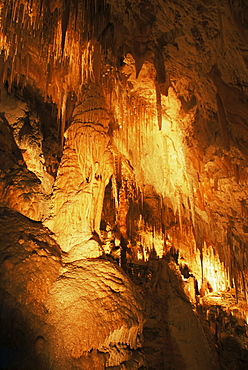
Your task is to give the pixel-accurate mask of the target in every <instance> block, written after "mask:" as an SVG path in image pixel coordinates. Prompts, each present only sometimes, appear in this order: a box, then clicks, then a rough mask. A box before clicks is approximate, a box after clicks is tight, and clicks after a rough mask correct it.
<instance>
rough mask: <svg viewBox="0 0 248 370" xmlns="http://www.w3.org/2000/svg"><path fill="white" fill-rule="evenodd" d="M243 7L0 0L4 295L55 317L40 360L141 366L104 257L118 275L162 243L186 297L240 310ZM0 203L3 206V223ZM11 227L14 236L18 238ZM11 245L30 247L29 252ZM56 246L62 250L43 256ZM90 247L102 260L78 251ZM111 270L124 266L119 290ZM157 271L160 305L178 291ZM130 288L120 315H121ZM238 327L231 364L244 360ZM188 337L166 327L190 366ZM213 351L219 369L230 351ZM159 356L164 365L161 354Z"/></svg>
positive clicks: (247, 174)
mask: <svg viewBox="0 0 248 370" xmlns="http://www.w3.org/2000/svg"><path fill="white" fill-rule="evenodd" d="M247 10H248V8H247V4H246V2H245V1H241V0H232V1H229V0H221V1H219V0H211V1H208V2H204V1H202V0H196V1H194V2H192V1H191V0H182V1H177V0H169V1H162V0H158V1H155V0H149V1H145V0H144V1H143V0H135V1H126V0H120V1H116V0H96V1H88V0H87V1H79V0H77V1H72V0H47V1H43V0H0V53H1V55H0V78H1V81H2V84H3V87H2V89H1V90H2V92H1V99H0V205H1V206H2V207H4V212H3V213H2V216H3V217H2V219H3V227H2V232H3V239H2V240H3V241H2V243H3V244H2V245H3V248H2V253H3V258H2V261H3V263H2V265H1V266H2V267H1V268H3V273H4V278H3V282H2V284H3V289H4V291H6V292H7V293H4V301H5V300H6V302H7V303H6V305H7V306H8V305H9V304H10V305H12V306H13V307H14V309H15V308H16V306H15V305H16V304H20V305H21V307H22V308H21V312H22V311H23V312H27V320H28V321H27V322H28V324H27V325H26V326H25V327H26V328H27V331H28V332H29V329H28V328H29V327H30V328H31V329H30V330H31V332H32V330H34V331H35V332H36V330H38V329H36V325H38V324H36V322H35V320H34V323H33V321H32V320H33V319H32V318H29V316H28V315H29V314H30V315H31V316H32V315H38V319H37V320H38V322H39V323H40V322H41V325H43V324H44V325H45V323H47V328H50V325H54V327H55V328H54V333H56V335H55V334H54V336H53V335H52V332H49V330H48V331H47V335H48V337H49V339H47V338H48V337H46V336H45V334H44V333H43V334H42V333H41V334H39V333H38V334H37V336H36V339H37V340H36V339H32V340H33V341H34V342H35V343H36V344H35V346H36V347H35V348H36V351H37V354H38V355H37V356H38V357H39V355H40V356H41V358H42V359H43V360H44V361H45V362H44V363H46V361H48V362H47V364H48V365H46V366H45V367H48V368H49V366H50V367H51V368H63V367H64V368H70V367H71V368H73V366H74V367H75V368H89V369H90V368H96V369H98V368H99V369H100V368H104V366H110V367H111V366H113V367H115V366H117V368H118V367H119V368H121V367H122V368H132V367H133V368H135V366H136V367H139V366H140V367H141V366H142V365H141V361H140V360H139V356H138V354H137V353H136V352H134V353H133V356H134V357H132V350H133V349H135V347H136V344H135V341H136V334H137V333H138V328H139V330H140V325H141V322H142V320H141V316H140V310H141V306H140V302H139V298H138V296H137V297H136V292H135V288H134V287H133V286H132V285H130V283H129V280H128V279H127V278H126V276H125V275H124V274H122V273H121V272H120V270H119V269H118V268H116V267H115V265H113V264H111V263H110V262H107V259H109V260H112V261H114V262H118V263H119V264H120V265H121V266H122V267H123V269H124V270H126V271H129V272H130V271H131V275H132V271H133V270H132V268H131V267H130V266H132V263H138V264H139V263H140V262H141V260H142V263H146V262H147V260H149V259H156V258H162V257H166V258H167V257H168V256H170V257H172V258H173V259H174V261H175V264H176V266H177V269H179V270H180V271H181V273H182V275H183V277H184V280H183V281H184V283H185V284H184V285H185V286H184V288H185V292H186V294H187V297H188V298H187V299H189V300H190V301H191V304H192V305H199V306H201V307H204V305H206V304H207V303H204V300H202V298H203V297H204V296H205V295H207V294H208V293H214V292H218V293H219V292H220V291H225V292H226V293H228V292H229V291H232V292H234V295H235V299H236V301H237V307H238V309H239V308H240V307H241V306H242V317H240V318H239V319H242V320H247V316H248V315H247V312H248V311H247V304H246V303H245V302H247V277H248V252H247V243H248V236H247V235H248V232H247V231H248V226H247V225H248V212H247V202H248V200H247V190H246V188H247V178H248V152H247V145H248V135H247V132H248V130H247V128H248V108H247V103H248V27H247V21H248V18H247ZM14 211H17V212H19V215H18V214H17V213H15V212H14ZM6 212H7V213H6ZM6 215H7V216H6ZM24 216H25V217H27V219H25V218H23V217H24ZM6 217H7V218H8V219H9V220H11V219H12V218H13V222H11V221H9V224H8V227H7V228H6V230H5V226H6V223H5V222H6ZM31 220H33V221H31ZM34 221H36V222H37V221H38V223H37V224H35V223H33V222H34ZM39 222H41V223H42V224H40V223H39ZM4 225H5V226H4ZM44 225H45V226H46V227H47V228H48V229H45V228H44ZM11 228H13V236H11ZM30 228H31V229H32V228H34V230H36V229H37V233H38V235H40V234H39V233H41V236H40V238H41V240H39V238H38V239H37V237H35V241H34V240H33V239H34V238H33V236H32V235H35V234H36V232H34V231H32V233H31V234H32V235H31V234H30V233H29V232H26V231H25V230H26V229H27V230H29V229H30ZM15 229H16V230H15ZM18 230H19V231H18ZM21 230H22V231H21ZM32 230H33V229H32ZM38 230H39V231H38ZM40 230H42V231H40ZM17 231H18V232H19V233H23V234H24V235H25V238H26V239H25V238H23V240H24V243H23V244H21V247H20V248H19V247H18V245H19V244H20V243H19V241H18V240H19V239H18V240H17V239H15V238H17V234H16V233H17ZM51 232H52V233H53V238H54V240H56V242H55V241H54V240H53V239H51V235H52V234H51ZM12 237H13V238H14V239H13V240H12V239H11V238H12ZM9 238H10V239H11V240H12V241H11V243H10V244H8V240H9ZM44 238H45V239H44ZM46 238H48V239H49V240H48V239H46ZM43 239H44V240H45V243H47V244H46V248H45V251H46V252H44V253H45V255H44V256H43V255H41V253H42V252H41V250H42V248H40V247H39V243H43V242H44V240H43ZM47 240H48V241H47ZM38 242H39V243H38ZM18 243H19V244H18ZM35 243H36V244H37V245H36V244H35ZM56 243H58V246H57V244H56ZM23 246H24V249H23ZM48 246H50V247H48ZM8 248H10V250H11V251H10V252H8ZM25 248H31V249H30V251H31V250H32V252H33V254H32V259H31V261H30V263H28V262H27V261H28V260H27V258H29V257H28V253H29V252H28V250H26V249H25ZM47 248H48V250H49V251H50V252H49V253H51V255H50V254H49V253H48V252H47ZM49 248H51V249H49ZM58 248H61V250H62V251H63V252H61V250H60V249H58ZM24 250H26V252H27V255H26V254H25V253H26V252H25V253H24V252H23V251H24ZM55 250H56V251H57V252H58V251H59V252H58V253H59V255H60V257H61V259H62V262H61V261H60V260H56V261H55V260H54V259H53V257H52V255H53V254H54V253H55V252H54V251H55ZM5 252H6V253H7V252H8V253H9V254H8V253H7V254H6V253H5ZM32 252H31V253H32ZM38 252H39V253H40V254H39V253H38ZM19 253H21V254H20V255H19ZM22 253H24V254H22ZM47 253H48V254H47ZM36 254H37V256H38V257H37V256H36ZM55 254H56V253H55ZM43 257H44V258H43ZM98 257H103V258H104V261H103V260H102V261H100V260H97V261H95V260H91V258H98ZM56 258H57V257H56ZM36 259H37V260H36ZM45 259H47V260H48V261H49V262H48V263H47V265H45V266H43V264H44V262H43V261H44V260H45ZM13 261H14V262H13ZM23 261H24V262H23ZM62 263H63V264H64V265H63V269H64V270H60V268H62V267H61V266H62V265H61V264H62ZM158 265H159V264H158ZM43 267H44V268H43ZM4 269H5V270H4ZM32 269H34V271H36V272H33V270H32ZM50 269H51V274H50V275H51V280H50V278H48V276H49V271H50ZM96 272H98V273H97V276H96ZM36 273H37V274H36ZM56 274H57V275H56ZM40 275H41V278H40V280H39V278H38V276H40ZM112 275H116V277H118V278H119V279H121V281H122V282H123V285H124V286H125V290H124V291H123V292H122V293H120V292H119V293H118V292H115V289H114V288H113V287H112V285H111V284H114V285H115V284H116V281H115V278H116V277H115V278H113V277H112ZM141 275H142V274H141ZM27 276H31V277H32V276H33V280H32V279H30V281H29V279H28V278H27ZM110 276H111V277H110ZM86 277H88V279H87V281H85V279H86ZM104 277H105V278H104ZM57 278H58V280H56V279H57ZM6 279H7V280H6ZM159 279H160V280H161V284H162V285H163V283H165V282H166V281H167V284H169V285H168V286H167V287H166V289H165V290H167V293H166V294H167V296H166V297H167V298H168V305H169V306H170V305H171V307H169V306H168V310H167V314H168V315H170V314H171V312H172V311H173V309H172V308H173V307H174V305H175V301H177V300H176V299H175V301H173V299H171V301H170V299H169V293H168V292H169V291H170V289H172V288H171V287H170V283H171V282H170V283H169V282H168V281H169V276H168V275H166V276H165V275H163V274H161V275H160V278H159ZM117 280H118V279H117ZM96 281H97V283H96ZM71 282H73V283H72V288H73V289H75V297H74V296H72V295H71V293H70V292H71V289H70V287H71V285H70V284H71ZM110 282H111V283H110ZM113 282H114V283H113ZM177 282H178V285H179V286H180V285H181V280H180V276H178V280H177ZM19 284H20V286H21V289H20V292H21V293H20V294H19ZM61 284H62V285H61ZM82 284H85V285H86V286H87V289H86V292H87V294H88V297H89V302H88V303H87V304H88V306H87V305H86V306H87V307H88V308H87V309H86V308H85V307H86V306H85V305H83V303H85V302H86V301H87V297H86V295H85V294H84V293H83V292H81V289H82V288H78V285H79V286H80V287H81V285H82ZM87 284H88V285H87ZM95 284H96V285H97V286H99V287H100V288H99V289H100V290H99V291H98V290H97V289H96V286H95ZM165 285H166V283H165ZM136 289H137V287H136ZM62 291H65V296H66V299H65V300H64V301H63V297H62V295H61V294H62V293H61V292H62ZM172 291H173V289H172ZM8 294H10V295H11V297H12V296H13V297H14V298H13V299H14V301H13V300H12V298H11V300H10V303H8V302H9V301H8V299H9V298H8V297H9V296H8ZM95 294H96V295H95ZM98 294H99V295H98ZM161 294H163V293H161ZM130 297H132V298H130ZM74 298H75V299H76V303H75V304H74V300H73V299H74ZM129 299H131V302H132V303H131V309H130V310H131V311H132V310H133V311H132V315H131V319H130V320H129V319H127V320H124V321H122V320H121V318H120V317H119V313H120V314H121V312H122V311H121V310H122V307H123V310H124V311H123V316H124V318H125V317H126V316H127V317H128V316H129V313H128V311H127V307H128V300H129ZM15 300H16V301H15ZM112 300H113V301H114V302H115V304H116V306H115V305H114V303H113V307H115V308H116V309H117V311H118V315H117V314H116V312H112V311H111V308H110V307H109V305H110V303H111V302H112ZM13 302H14V303H13ZM16 302H17V303H16ZM32 302H34V306H35V307H36V308H37V310H38V311H37V312H38V313H36V312H34V311H33V309H34V308H33V303H32ZM96 302H97V303H96ZM103 302H105V303H104V304H105V306H106V307H107V308H105V306H104V308H103V311H101V310H100V311H101V312H102V313H101V315H102V316H101V317H100V316H97V315H98V311H99V309H100V308H99V306H98V303H99V305H100V306H101V304H103ZM169 302H170V304H169ZM80 304H82V307H81V306H80ZM85 304H86V303H85ZM111 304H112V303H111ZM44 305H45V306H46V305H48V306H47V307H48V310H50V314H48V315H46V312H45V309H44ZM221 305H222V306H223V303H221ZM68 307H70V309H71V310H72V312H75V317H77V320H73V317H74V316H73V315H72V317H70V312H69V311H70V310H69V308H68ZM90 307H91V308H92V313H94V315H96V318H97V319H96V323H99V322H101V320H102V321H103V322H105V327H102V326H101V325H100V324H99V325H98V327H95V331H94V332H96V335H94V332H93V327H91V330H92V331H89V330H88V329H87V320H86V316H87V312H89V311H90ZM188 307H190V306H187V310H188V311H190V310H189V309H188ZM36 308H35V309H36ZM18 309H19V308H18ZM73 310H74V311H73ZM78 310H79V311H78ZM187 310H186V311H187ZM188 311H187V312H188ZM18 312H19V311H18ZM80 312H81V314H80ZM188 314H189V315H191V313H188ZM22 315H23V313H22ZM25 315H26V314H25ZM40 315H41V316H40ZM94 315H93V316H94ZM115 315H116V316H115ZM125 315H126V316H125ZM31 316H30V317H31ZM93 316H92V318H93ZM32 317H33V316H32ZM63 317H66V320H65V322H63ZM25 320H26V318H25ZM25 320H24V321H25ZM30 320H31V321H32V322H31V323H29V321H30ZM39 320H40V321H39ZM67 320H69V322H70V323H71V325H70V328H69V329H68V328H67V327H65V326H66V322H67ZM70 320H72V322H71V321H70ZM104 320H105V321H104ZM175 320H177V318H176V314H175ZM203 320H205V321H206V317H205V316H204V315H203ZM216 320H217V316H216V317H215V318H214V321H213V322H212V321H211V320H210V322H211V323H210V326H211V325H212V326H213V325H215V324H216V323H215V321H216ZM74 321H75V322H76V323H75V326H74ZM179 321H180V320H179ZM207 321H208V320H207ZM25 322H26V321H25ZM39 325H40V324H39ZM203 326H204V325H203ZM71 328H72V329H71ZM188 329H190V328H188V327H187V330H188ZM187 330H186V331H187ZM238 330H241V329H240V328H239V329H238ZM82 331H83V332H84V331H87V335H88V339H87V341H86V342H87V343H94V346H92V347H91V348H90V347H89V346H84V344H83V339H82V338H83V337H81V333H82ZM196 331H197V330H195V332H194V333H195V334H194V335H195V338H198V339H199V338H200V336H201V334H199V333H200V331H199V332H198V331H197V333H196ZM241 331H242V330H241ZM73 332H76V333H77V336H76V338H75V340H74V338H73V339H72V337H73ZM63 333H64V335H65V337H63ZM111 333H112V334H111ZM113 333H115V334H113ZM30 335H31V334H30ZM32 335H33V334H32ZM32 335H31V337H32ZM111 335H113V336H114V335H116V337H115V336H114V337H113V345H111V342H110V337H111ZM173 335H174V337H177V335H176V334H175V333H174V334H173ZM242 335H243V334H242ZM245 335H246V334H245ZM245 335H244V337H245ZM222 336H223V337H224V336H225V333H224V334H223V333H222ZM244 337H242V338H243V339H242V341H243V342H242V345H243V347H242V346H241V348H242V351H243V352H242V351H241V352H242V355H240V356H241V357H240V358H241V360H240V362H238V364H239V365H240V364H244V366H246V365H247V360H246V352H244V351H246V350H247V344H246V341H245V339H244ZM32 338H33V337H32ZM68 338H69V339H68ZM121 338H123V342H122V339H121ZM222 339H223V338H220V339H219V337H218V336H217V339H216V340H217V341H216V345H217V346H218V348H219V353H220V352H221V351H220V348H221V347H220V342H221V340H222ZM30 340H31V339H30ZM90 340H91V341H92V342H90ZM180 340H181V338H180V336H178V337H177V342H180ZM228 340H229V339H228ZM106 341H107V342H106ZM182 341H184V340H182ZM227 342H228V341H227ZM123 343H124V344H123ZM191 343H192V347H190V345H188V344H185V346H184V345H182V346H181V347H180V343H177V345H178V348H180V350H179V352H180V356H181V357H182V358H183V359H184V360H183V362H182V364H181V365H182V366H185V368H187V369H192V366H194V365H192V362H191V360H192V359H193V357H194V355H193V353H194V350H193V349H192V348H193V347H195V342H194V341H192V342H191ZM221 343H222V342H221ZM228 343H229V342H228ZM228 343H227V347H225V348H228V345H229V344H230V343H229V344H228ZM129 347H130V348H129ZM32 348H33V347H32ZM61 348H63V351H64V354H65V355H64V357H63V356H62V355H61ZM43 349H44V351H43ZM91 349H92V352H90V351H91ZM129 350H130V353H129V354H127V352H128V351H129ZM212 350H213V349H212ZM213 351H214V350H213ZM84 352H87V356H88V357H87V358H86V357H85V356H86V355H85V353H84ZM100 352H103V353H104V354H103V355H102V354H101V353H100ZM172 352H173V351H172ZM186 352H188V354H189V358H187V354H186ZM224 352H225V351H224ZM234 352H235V351H234ZM89 353H90V354H89ZM106 353H109V355H110V357H109V359H108V358H107V357H108V356H106V355H105V354H106ZM81 355H82V356H83V357H82V359H81V360H80V356H81ZM136 355H137V356H136ZM55 356H58V357H57V358H58V359H57V360H55ZM61 356H62V357H61ZM70 356H71V357H70ZM233 356H234V355H233ZM242 356H243V357H242ZM203 357H204V356H203V355H199V361H198V360H197V361H198V362H197V366H198V367H199V366H201V365H200V363H202V362H203ZM43 360H42V361H43ZM35 361H36V360H35ZM42 361H41V362H42ZM70 361H72V362H70ZM80 361H81V362H80ZM106 361H107V362H106ZM108 361H109V362H108ZM242 361H243V362H242ZM122 362H123V363H122ZM24 363H25V361H24ZM206 363H207V362H206ZM230 363H232V362H230ZM105 364H107V365H105ZM181 365H180V364H179V363H178V364H177V365H175V366H177V367H179V368H180V366H181ZM222 365H223V366H224V368H227V369H228V366H229V365H228V361H226V362H225V361H224V362H222ZM239 365H237V366H239ZM144 366H145V365H144ZM147 366H148V368H149V364H148V365H147ZM161 366H164V368H166V366H167V367H169V365H168V364H167V365H166V360H164V363H163V365H161ZM171 366H172V365H171ZM209 366H211V365H209ZM230 366H231V365H230ZM235 366H236V365H235ZM240 366H241V365H240Z"/></svg>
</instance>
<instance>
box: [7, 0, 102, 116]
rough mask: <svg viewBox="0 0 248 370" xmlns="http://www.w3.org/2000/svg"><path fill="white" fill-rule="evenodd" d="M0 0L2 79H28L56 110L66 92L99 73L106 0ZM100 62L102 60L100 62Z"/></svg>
mask: <svg viewBox="0 0 248 370" xmlns="http://www.w3.org/2000/svg"><path fill="white" fill-rule="evenodd" d="M1 3H2V4H1V6H0V19H1V20H0V51H1V58H0V73H1V76H0V78H1V80H2V81H3V82H4V83H5V82H6V81H7V82H8V86H9V89H10V90H11V86H12V84H13V83H15V84H21V85H25V84H27V83H31V85H36V86H38V88H39V89H40V91H41V93H42V95H43V96H44V97H45V99H47V98H48V97H49V98H51V99H52V100H53V102H55V103H56V104H57V106H58V111H59V112H60V111H61V109H62V108H63V104H65V103H66V100H67V98H68V96H67V92H71V91H74V92H77V93H78V92H80V90H81V89H80V86H81V85H82V84H83V83H85V82H88V81H95V80H97V79H98V77H99V68H100V67H99V61H100V46H99V44H98V43H97V42H96V39H97V33H98V32H101V31H102V29H103V28H104V19H105V18H106V15H105V9H106V6H105V3H104V1H100V2H99V1H93V2H91V1H88V0H87V1H83V2H82V1H65V0H50V1H43V0H26V1H23V0H8V1H5V2H1ZM100 64H101V63H100Z"/></svg>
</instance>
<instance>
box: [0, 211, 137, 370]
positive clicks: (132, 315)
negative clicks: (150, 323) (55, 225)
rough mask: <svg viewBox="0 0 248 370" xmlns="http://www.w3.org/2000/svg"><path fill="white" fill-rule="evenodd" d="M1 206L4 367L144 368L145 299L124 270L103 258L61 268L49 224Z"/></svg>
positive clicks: (2, 343)
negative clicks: (142, 298) (121, 366)
mask: <svg viewBox="0 0 248 370" xmlns="http://www.w3.org/2000/svg"><path fill="white" fill-rule="evenodd" d="M0 212H1V213H0V214H1V219H0V240H1V243H0V247H1V268H0V273H1V286H0V294H1V310H0V315H1V336H0V343H1V344H0V348H1V357H0V358H1V360H0V367H1V368H3V369H5V368H18V369H22V368H23V369H31V368H36V369H39V368H41V369H74V368H75V367H76V368H79V369H81V368H82V369H89V370H90V369H96V370H98V369H99V370H100V369H105V368H107V367H111V366H117V367H118V366H119V365H120V364H121V363H123V364H125V363H127V366H128V363H129V362H131V363H132V364H133V365H132V368H133V369H136V368H138V367H140V366H141V365H142V363H143V356H142V355H141V354H140V353H139V352H138V351H137V352H135V350H136V349H137V348H139V347H140V345H141V339H140V336H141V333H142V323H143V317H144V313H143V309H142V300H141V298H140V296H139V294H138V293H137V292H136V291H135V289H134V287H133V285H132V283H131V282H130V280H129V279H128V277H127V276H125V275H123V272H122V271H121V269H120V268H119V267H118V266H115V265H113V264H112V263H111V262H108V261H104V260H93V261H87V260H82V261H79V262H77V263H74V264H66V265H64V266H63V267H62V262H61V255H62V253H61V249H60V248H59V246H58V245H57V243H56V242H55V241H54V240H53V239H52V237H51V235H49V232H48V230H47V229H45V228H44V227H42V225H41V224H40V223H36V222H34V221H30V220H29V219H28V218H26V217H24V216H22V215H20V214H18V213H15V212H13V211H10V210H8V209H6V208H1V210H0ZM123 366H124V365H123Z"/></svg>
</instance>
